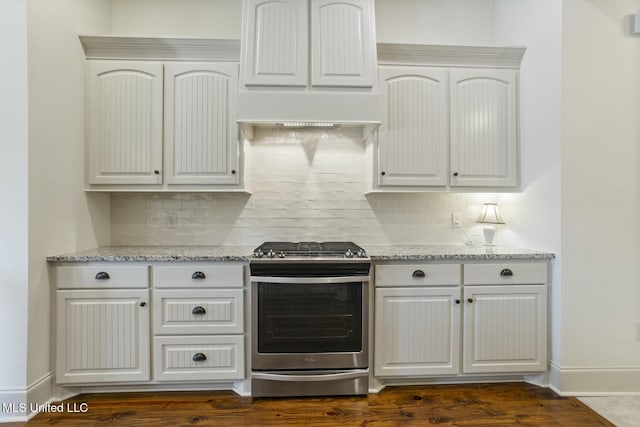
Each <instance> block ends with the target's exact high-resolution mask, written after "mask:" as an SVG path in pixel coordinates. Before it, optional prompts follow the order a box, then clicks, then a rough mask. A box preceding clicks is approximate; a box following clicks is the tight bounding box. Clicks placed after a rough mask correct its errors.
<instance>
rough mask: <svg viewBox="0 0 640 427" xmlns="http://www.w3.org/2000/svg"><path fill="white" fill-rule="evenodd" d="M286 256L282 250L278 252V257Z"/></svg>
mask: <svg viewBox="0 0 640 427" xmlns="http://www.w3.org/2000/svg"><path fill="white" fill-rule="evenodd" d="M284 257H286V255H285V254H284V251H280V253H279V254H278V258H284Z"/></svg>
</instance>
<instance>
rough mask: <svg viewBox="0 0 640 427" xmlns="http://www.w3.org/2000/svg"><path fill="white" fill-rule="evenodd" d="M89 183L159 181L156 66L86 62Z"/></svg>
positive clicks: (159, 109)
mask: <svg viewBox="0 0 640 427" xmlns="http://www.w3.org/2000/svg"><path fill="white" fill-rule="evenodd" d="M87 82H88V88H87V96H88V105H89V110H88V121H89V123H88V131H89V159H88V161H89V172H88V173H89V183H90V184H161V183H162V174H161V171H162V64H160V63H155V62H131V61H88V65H87Z"/></svg>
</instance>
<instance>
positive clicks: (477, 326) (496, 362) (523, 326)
mask: <svg viewBox="0 0 640 427" xmlns="http://www.w3.org/2000/svg"><path fill="white" fill-rule="evenodd" d="M464 302H465V307H464V345H463V348H464V358H463V360H464V362H463V371H464V372H469V373H494V372H536V371H545V370H546V369H547V286H546V285H502V286H465V288H464Z"/></svg>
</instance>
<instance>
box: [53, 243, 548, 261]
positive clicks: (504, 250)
mask: <svg viewBox="0 0 640 427" xmlns="http://www.w3.org/2000/svg"><path fill="white" fill-rule="evenodd" d="M363 246H364V248H365V250H366V251H367V253H368V254H369V256H370V258H371V260H372V261H373V262H376V261H446V260H459V261H465V260H467V261H474V260H510V259H541V260H544V259H553V258H555V255H554V254H552V253H548V252H543V251H534V250H530V249H520V248H513V247H507V246H495V247H484V246H465V245H423V246H403V245H371V246H366V245H363ZM252 251H253V247H240V246H106V247H100V248H95V249H87V250H81V251H76V252H71V253H66V254H61V255H53V256H49V257H47V261H48V262H52V263H63V262H172V261H173V262H180V261H182V262H249V260H250V258H251V253H252Z"/></svg>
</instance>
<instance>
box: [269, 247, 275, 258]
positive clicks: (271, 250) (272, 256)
mask: <svg viewBox="0 0 640 427" xmlns="http://www.w3.org/2000/svg"><path fill="white" fill-rule="evenodd" d="M267 256H268V257H269V258H275V257H276V253H275V252H273V249H269V252H267Z"/></svg>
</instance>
